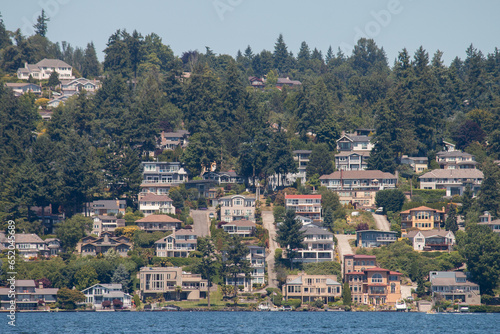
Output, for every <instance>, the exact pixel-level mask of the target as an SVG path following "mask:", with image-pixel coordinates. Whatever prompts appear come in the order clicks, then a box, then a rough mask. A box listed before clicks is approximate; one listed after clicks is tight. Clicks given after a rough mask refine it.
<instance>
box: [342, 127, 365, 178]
mask: <svg viewBox="0 0 500 334" xmlns="http://www.w3.org/2000/svg"><path fill="white" fill-rule="evenodd" d="M371 139H372V137H371V136H369V135H366V134H364V133H363V134H358V132H357V131H355V132H354V134H346V133H345V132H343V133H342V136H341V137H340V138H339V139H338V140H337V151H338V153H337V154H336V155H335V166H336V167H337V169H338V170H345V171H351V170H365V169H366V168H367V159H368V158H369V157H370V152H371V150H372V149H373V146H374V145H373V144H372V143H371Z"/></svg>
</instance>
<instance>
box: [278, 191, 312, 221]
mask: <svg viewBox="0 0 500 334" xmlns="http://www.w3.org/2000/svg"><path fill="white" fill-rule="evenodd" d="M285 208H286V209H287V210H293V211H295V213H296V214H297V215H299V216H303V217H307V218H310V219H312V220H313V221H314V220H316V221H318V220H321V195H285Z"/></svg>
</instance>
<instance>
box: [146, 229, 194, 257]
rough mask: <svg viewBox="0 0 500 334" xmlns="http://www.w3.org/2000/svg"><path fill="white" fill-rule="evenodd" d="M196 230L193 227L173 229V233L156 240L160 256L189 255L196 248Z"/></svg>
mask: <svg viewBox="0 0 500 334" xmlns="http://www.w3.org/2000/svg"><path fill="white" fill-rule="evenodd" d="M197 237H198V236H197V235H196V232H195V231H193V230H191V229H181V230H175V229H174V230H173V232H172V234H170V235H167V236H166V237H164V238H161V239H160V240H158V241H156V242H155V247H156V256H158V257H189V253H191V252H192V251H195V250H196V245H197Z"/></svg>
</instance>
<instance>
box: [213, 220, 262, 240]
mask: <svg viewBox="0 0 500 334" xmlns="http://www.w3.org/2000/svg"><path fill="white" fill-rule="evenodd" d="M221 227H222V229H223V230H224V232H227V233H229V234H232V235H238V236H240V237H242V238H246V237H251V236H253V235H254V234H255V222H253V221H250V220H247V219H239V220H233V221H231V222H228V223H223V225H221Z"/></svg>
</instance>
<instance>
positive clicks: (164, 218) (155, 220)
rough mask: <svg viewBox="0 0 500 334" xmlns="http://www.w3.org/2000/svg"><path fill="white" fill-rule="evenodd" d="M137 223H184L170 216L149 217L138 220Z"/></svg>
mask: <svg viewBox="0 0 500 334" xmlns="http://www.w3.org/2000/svg"><path fill="white" fill-rule="evenodd" d="M136 223H182V221H180V220H179V219H175V218H173V217H170V216H169V215H149V216H147V217H144V218H141V219H139V220H137V221H136Z"/></svg>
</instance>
